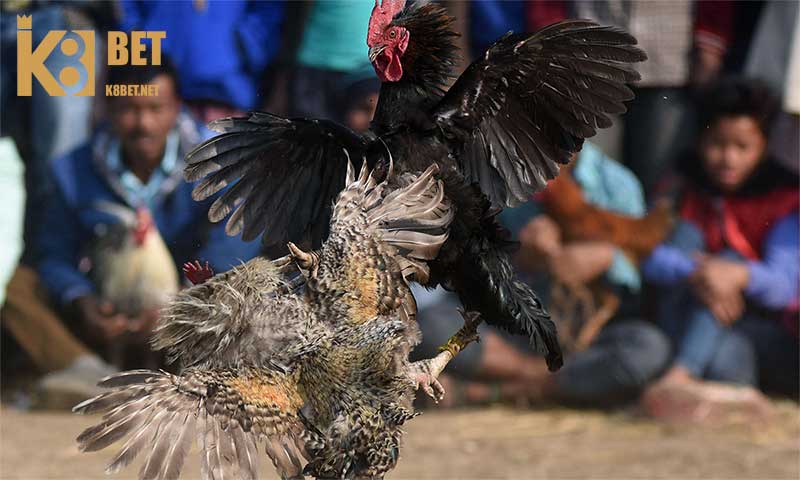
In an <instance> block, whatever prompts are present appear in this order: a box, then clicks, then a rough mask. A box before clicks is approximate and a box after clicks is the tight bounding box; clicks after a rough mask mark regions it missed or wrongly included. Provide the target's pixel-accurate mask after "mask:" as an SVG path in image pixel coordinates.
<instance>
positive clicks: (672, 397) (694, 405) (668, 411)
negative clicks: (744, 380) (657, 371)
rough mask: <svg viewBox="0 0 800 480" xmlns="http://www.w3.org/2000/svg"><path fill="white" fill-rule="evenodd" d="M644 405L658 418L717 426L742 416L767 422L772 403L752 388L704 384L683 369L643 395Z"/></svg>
mask: <svg viewBox="0 0 800 480" xmlns="http://www.w3.org/2000/svg"><path fill="white" fill-rule="evenodd" d="M640 405H641V407H642V409H643V410H644V412H645V413H646V414H647V415H649V416H651V417H654V418H658V419H661V420H666V421H674V422H689V423H715V422H720V421H725V420H726V419H729V418H733V417H738V418H743V417H744V418H746V419H752V420H763V419H764V418H767V417H769V416H770V415H771V414H772V404H771V403H770V401H769V399H767V398H766V397H765V396H764V395H763V394H762V393H761V392H759V391H758V390H756V389H755V388H753V387H751V386H746V385H734V384H727V383H720V382H710V381H701V380H698V379H696V378H693V377H692V376H691V375H689V374H688V371H686V370H685V369H682V368H681V367H674V368H672V369H670V371H668V372H667V373H666V374H665V375H664V376H663V377H662V378H661V379H660V380H659V381H658V382H656V383H654V384H653V385H651V386H650V387H648V388H647V389H646V390H645V391H644V392H643V394H642V397H641V400H640Z"/></svg>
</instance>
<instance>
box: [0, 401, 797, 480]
mask: <svg viewBox="0 0 800 480" xmlns="http://www.w3.org/2000/svg"><path fill="white" fill-rule="evenodd" d="M92 420H93V419H92V418H87V417H80V416H77V415H71V414H68V413H46V412H36V413H29V412H20V411H17V410H13V409H9V408H2V409H0V478H3V479H12V478H14V479H56V478H58V479H92V478H98V479H99V478H133V476H134V475H135V474H136V472H137V469H138V467H136V468H131V469H129V470H127V471H125V472H123V474H122V475H118V476H115V477H106V476H104V474H103V468H104V465H105V462H106V461H108V460H109V458H110V457H111V452H100V453H94V454H79V453H78V452H77V450H76V448H75V446H74V443H73V439H74V438H75V437H76V436H77V435H78V433H79V432H80V431H81V430H82V429H83V428H85V427H86V426H88V425H89V424H90V422H91V421H92ZM405 438H406V444H405V447H404V449H403V450H402V457H401V460H400V464H399V466H398V468H397V469H396V470H395V471H394V472H393V473H392V474H391V475H389V476H388V478H390V479H423V478H436V479H494V478H514V479H544V478H608V479H634V478H635V479H642V478H664V479H677V478H681V479H686V478H719V479H733V478H737V479H738V478H741V479H745V478H747V479H798V478H800V410H798V408H797V406H796V405H794V404H788V403H785V404H781V405H780V407H779V413H778V415H777V417H776V418H774V419H772V421H770V422H766V423H764V424H761V425H758V426H757V427H748V426H745V425H742V424H740V423H736V422H735V421H734V422H731V423H728V424H726V425H720V426H716V427H714V428H706V429H698V428H683V427H677V426H674V425H673V426H668V425H663V424H658V423H655V422H652V421H648V420H642V419H637V418H636V417H635V416H632V415H629V414H625V413H614V414H607V413H601V412H592V411H576V410H567V409H555V410H553V409H549V410H514V409H508V408H500V407H496V408H488V409H482V410H458V411H441V410H439V411H436V410H433V411H426V412H425V413H424V414H423V415H422V416H421V417H419V418H416V419H414V420H413V421H411V422H410V424H409V425H408V429H407V435H406V437H405ZM265 464H266V462H265ZM266 468H267V467H266V466H264V469H265V470H264V472H265V475H264V477H265V478H272V472H273V471H272V470H266ZM269 468H270V469H271V465H269ZM198 472H199V467H198V463H197V461H196V458H195V456H194V455H192V459H191V460H190V461H189V463H188V469H187V470H185V471H184V476H183V478H187V479H191V478H197V476H198Z"/></svg>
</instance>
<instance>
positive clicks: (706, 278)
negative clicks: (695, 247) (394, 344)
mask: <svg viewBox="0 0 800 480" xmlns="http://www.w3.org/2000/svg"><path fill="white" fill-rule="evenodd" d="M697 262H698V263H697V268H696V269H695V271H694V272H693V273H692V275H691V276H690V277H689V284H690V285H691V287H692V290H693V291H694V294H695V296H696V297H697V298H699V299H700V301H702V302H703V303H704V304H705V305H706V306H707V307H708V308H709V309H710V310H711V313H713V314H714V317H716V318H717V320H719V321H720V323H722V324H724V325H730V324H732V323H733V322H735V321H736V320H738V319H739V318H740V317H741V316H742V313H744V308H745V302H744V296H743V294H742V292H743V291H744V289H745V287H746V286H747V282H748V280H749V271H748V269H747V266H746V265H745V264H743V263H741V262H735V261H731V260H725V259H722V258H719V257H716V256H706V255H700V256H698V257H697Z"/></svg>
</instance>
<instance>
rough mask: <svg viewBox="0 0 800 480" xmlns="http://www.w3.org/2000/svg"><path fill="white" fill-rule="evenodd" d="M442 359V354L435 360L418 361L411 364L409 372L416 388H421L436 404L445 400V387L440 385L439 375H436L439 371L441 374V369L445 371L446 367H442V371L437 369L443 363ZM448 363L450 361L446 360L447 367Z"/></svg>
mask: <svg viewBox="0 0 800 480" xmlns="http://www.w3.org/2000/svg"><path fill="white" fill-rule="evenodd" d="M441 357H442V354H441V353H440V354H439V355H437V356H436V357H434V358H429V359H427V360H419V361H416V362H414V363H412V364H411V367H410V372H409V376H410V377H411V380H412V381H413V382H414V383H415V384H416V388H417V389H420V388H421V389H422V391H423V392H425V393H426V394H427V395H428V396H429V397H431V398H432V399H433V401H434V402H436V403H439V401H440V400H441V399H443V398H444V387H442V384H441V383H439V380H438V377H439V374H438V373H435V372H436V371H437V370H438V371H439V372H441V369H444V365H442V366H441V369H439V368H437V367H438V366H439V365H438V364H439V363H441V362H442V361H443V359H442V358H441ZM448 361H449V359H447V360H444V363H445V365H446V364H447V362H448Z"/></svg>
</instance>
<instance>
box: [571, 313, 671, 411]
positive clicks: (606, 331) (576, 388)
mask: <svg viewBox="0 0 800 480" xmlns="http://www.w3.org/2000/svg"><path fill="white" fill-rule="evenodd" d="M669 359H670V346H669V341H668V340H667V338H666V337H665V336H664V335H663V334H662V333H661V332H660V331H659V330H658V329H657V328H656V327H655V326H654V325H652V324H650V323H648V322H644V321H641V320H633V319H618V320H614V321H612V323H610V324H608V325H606V327H605V328H603V330H602V331H601V332H600V333H599V334H598V335H597V338H596V339H595V340H594V342H593V343H592V344H591V345H589V347H588V348H587V349H586V350H583V351H580V352H577V353H575V354H573V355H572V356H571V357H569V358H568V359H567V361H566V362H565V363H564V367H563V368H562V369H561V371H559V372H558V373H557V374H556V375H557V376H556V381H557V383H558V390H559V394H560V396H561V397H562V398H563V399H564V400H565V401H567V402H568V403H574V404H578V405H585V406H590V405H591V406H599V407H608V406H612V405H615V404H620V403H624V402H629V401H632V400H635V399H636V397H637V396H638V395H639V393H641V391H642V390H643V389H644V387H646V386H647V385H648V384H649V383H650V382H652V381H653V380H655V379H656V378H658V377H659V376H660V375H661V373H663V372H664V370H665V369H666V367H667V365H668V363H669Z"/></svg>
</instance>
